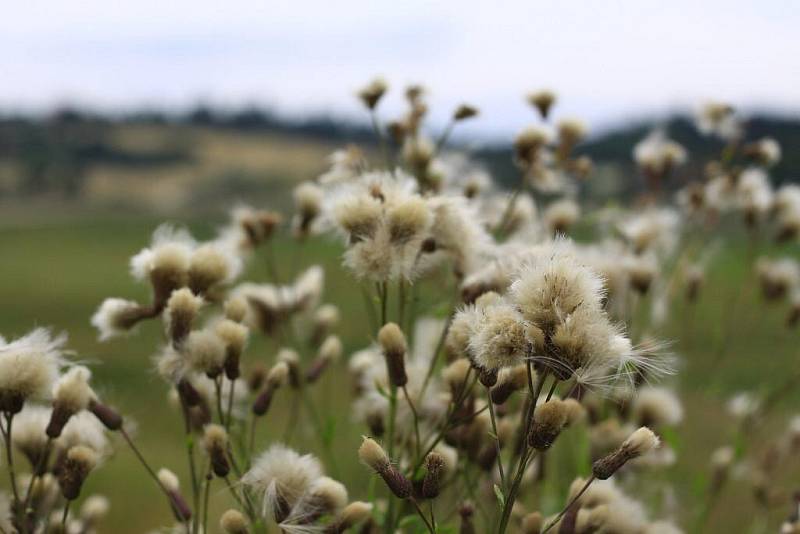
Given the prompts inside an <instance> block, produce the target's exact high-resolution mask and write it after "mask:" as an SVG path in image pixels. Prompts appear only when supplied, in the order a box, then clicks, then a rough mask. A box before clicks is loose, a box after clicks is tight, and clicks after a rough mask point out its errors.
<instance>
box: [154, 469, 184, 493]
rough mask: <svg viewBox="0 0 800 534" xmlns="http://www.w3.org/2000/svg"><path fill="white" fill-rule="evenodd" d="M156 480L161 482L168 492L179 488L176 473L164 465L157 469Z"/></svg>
mask: <svg viewBox="0 0 800 534" xmlns="http://www.w3.org/2000/svg"><path fill="white" fill-rule="evenodd" d="M158 481H159V482H161V485H162V486H164V487H165V488H166V489H167V491H170V492H173V493H175V492H177V491H178V490H180V488H181V483H180V480H178V475H176V474H175V473H173V472H172V471H170V470H169V469H167V468H166V467H162V468H161V469H159V470H158Z"/></svg>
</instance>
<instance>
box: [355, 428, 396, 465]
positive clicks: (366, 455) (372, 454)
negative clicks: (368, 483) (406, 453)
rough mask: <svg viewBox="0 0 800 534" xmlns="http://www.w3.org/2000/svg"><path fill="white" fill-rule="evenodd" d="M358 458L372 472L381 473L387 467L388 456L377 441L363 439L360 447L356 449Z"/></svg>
mask: <svg viewBox="0 0 800 534" xmlns="http://www.w3.org/2000/svg"><path fill="white" fill-rule="evenodd" d="M358 458H359V459H360V460H361V461H362V462H363V463H364V464H366V465H367V466H368V467H370V468H372V469H373V470H374V471H379V472H380V471H383V470H384V469H386V467H387V466H388V465H389V456H387V454H386V451H384V450H383V447H381V446H380V445H379V444H378V442H377V441H375V440H374V439H372V438H368V437H366V436H365V437H364V441H363V442H361V447H359V448H358Z"/></svg>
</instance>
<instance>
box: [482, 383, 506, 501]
mask: <svg viewBox="0 0 800 534" xmlns="http://www.w3.org/2000/svg"><path fill="white" fill-rule="evenodd" d="M486 397H487V399H488V401H489V402H488V406H489V419H490V420H491V421H492V437H493V438H494V445H495V450H496V451H497V468H498V469H499V470H500V487H501V488H502V489H503V491H505V490H506V474H505V472H504V471H503V457H502V456H500V437H499V436H498V435H497V418H496V416H495V413H494V403H493V402H492V388H491V387H488V386H487V387H486Z"/></svg>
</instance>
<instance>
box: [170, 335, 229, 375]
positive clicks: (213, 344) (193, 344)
mask: <svg viewBox="0 0 800 534" xmlns="http://www.w3.org/2000/svg"><path fill="white" fill-rule="evenodd" d="M181 353H182V354H183V355H184V357H185V358H186V360H187V361H188V363H189V365H190V366H191V367H192V368H193V369H194V370H196V371H197V372H201V373H205V375H206V376H208V377H209V378H211V379H214V378H216V377H218V376H219V375H220V374H221V373H222V370H223V366H224V364H225V344H224V343H223V342H222V340H221V339H220V337H219V336H218V335H217V334H215V333H214V332H212V331H210V330H195V331H193V332H191V333H190V334H189V335H188V336H187V337H186V341H185V342H184V343H183V346H182V347H181Z"/></svg>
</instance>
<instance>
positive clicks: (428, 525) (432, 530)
mask: <svg viewBox="0 0 800 534" xmlns="http://www.w3.org/2000/svg"><path fill="white" fill-rule="evenodd" d="M409 500H410V501H411V504H413V505H414V508H415V509H416V510H417V513H418V514H419V516H420V517H421V518H422V521H423V522H424V523H425V526H426V527H428V532H430V533H431V534H436V530H434V528H433V526H431V524H430V522H429V521H428V518H427V517H425V512H423V511H422V508H420V507H419V503H417V500H416V499H414V498H413V497H412V498H410V499H409Z"/></svg>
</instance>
